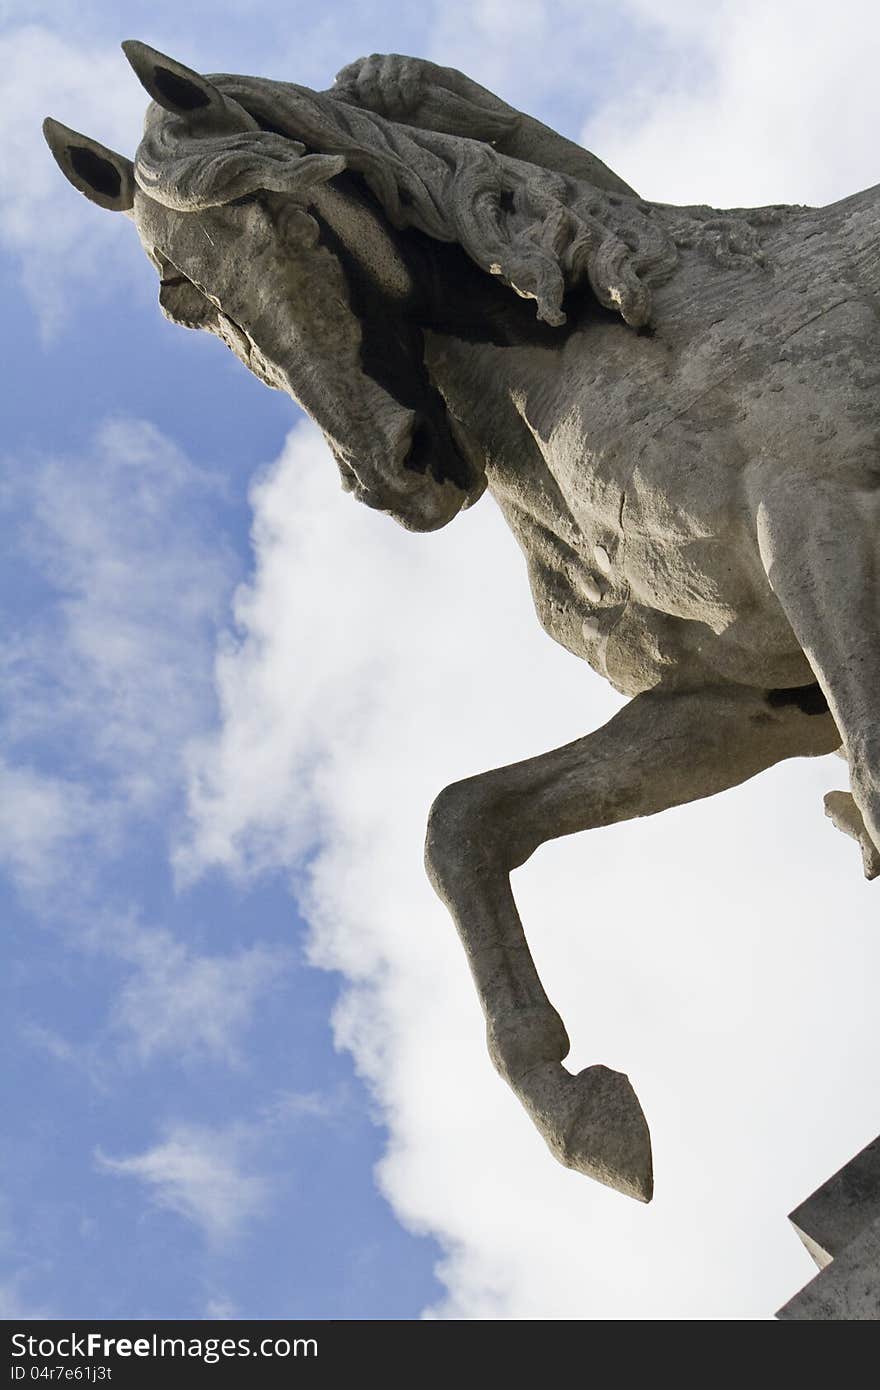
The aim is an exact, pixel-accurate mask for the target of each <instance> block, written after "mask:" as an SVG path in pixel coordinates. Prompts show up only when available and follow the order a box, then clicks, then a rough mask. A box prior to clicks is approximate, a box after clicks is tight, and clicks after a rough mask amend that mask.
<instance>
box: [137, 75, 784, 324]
mask: <svg viewBox="0 0 880 1390" xmlns="http://www.w3.org/2000/svg"><path fill="white" fill-rule="evenodd" d="M209 80H210V81H211V82H212V83H213V84H214V86H216V87H217V88H218V89H219V90H220V91H221V92H222V93H223V95H224V96H226V97H228V98H232V99H233V100H234V101H235V102H237V103H238V104H239V105H240V106H241V107H243V108H244V110H245V111H246V112H247V113H248V114H249V116H250V117H252V118H253V120H254V122H255V123H256V126H257V128H256V129H254V130H251V131H242V130H238V131H236V132H235V133H231V134H217V133H214V134H208V133H204V132H200V127H199V122H198V120H190V119H189V118H188V117H186V116H180V115H176V114H173V113H169V112H168V111H166V110H165V109H163V108H162V107H160V106H157V105H155V104H154V105H153V106H151V107H150V108H149V111H148V114H147V121H146V128H145V133H144V138H143V140H142V142H141V144H140V146H139V148H138V152H137V156H136V159H135V177H136V179H137V182H138V184H139V185H140V186H141V187H142V188H143V189H144V191H145V192H147V193H148V194H149V196H150V197H152V198H154V199H156V200H157V201H159V202H161V203H164V204H166V205H167V206H170V207H176V208H180V209H182V210H186V211H197V210H198V209H199V208H206V207H212V206H218V205H220V204H223V203H229V202H233V201H234V200H236V199H239V198H243V197H247V196H250V195H253V194H254V193H257V192H259V191H260V190H261V189H265V188H270V189H274V190H276V191H279V190H282V189H283V190H284V191H289V192H290V193H291V194H294V195H295V194H296V191H297V182H298V178H297V176H298V172H299V173H300V174H301V177H300V184H301V185H305V186H306V187H308V186H309V185H310V183H311V182H312V180H311V179H309V178H307V177H306V170H307V166H308V165H309V164H310V162H311V161H310V160H309V158H308V157H306V158H303V156H304V154H305V151H306V150H308V152H309V153H311V154H314V155H318V156H341V157H342V159H344V161H345V167H346V168H348V169H349V170H350V171H352V172H353V173H355V174H358V175H360V176H361V177H362V179H363V181H364V183H365V184H366V185H367V187H368V188H369V189H370V191H371V192H372V194H373V195H374V197H375V198H376V199H377V201H378V202H379V204H380V205H381V207H382V209H383V210H384V212H385V214H386V216H387V217H388V219H389V221H390V222H391V223H392V225H393V226H395V227H397V228H399V229H401V230H403V229H406V228H408V227H415V228H417V229H418V230H419V231H421V232H423V233H425V234H426V235H428V236H430V237H433V238H435V239H436V240H438V241H445V242H454V243H457V244H458V245H460V246H461V247H462V248H463V249H464V250H465V251H466V252H467V254H468V255H469V256H470V257H471V259H472V260H474V261H475V262H476V264H477V265H479V266H480V267H481V268H482V269H483V270H484V271H485V272H486V273H487V274H489V275H492V276H495V277H497V278H499V279H500V280H501V281H502V282H503V283H505V284H507V285H508V286H509V287H510V288H511V289H512V290H514V291H515V292H516V293H517V294H518V295H520V296H522V297H523V298H528V299H533V300H534V301H535V303H536V307H537V315H538V318H539V319H543V320H545V321H546V322H547V323H549V324H554V325H558V324H562V323H564V322H565V318H566V316H565V313H564V310H563V307H562V301H563V298H564V296H565V295H566V293H567V292H568V291H569V290H573V289H578V288H583V287H585V286H586V285H589V287H590V288H591V290H592V292H593V294H594V295H595V297H596V299H597V300H598V301H599V303H600V304H602V305H603V306H604V307H605V308H607V309H611V310H614V311H616V312H617V313H619V314H620V315H621V317H622V318H623V319H624V320H625V321H626V323H628V324H630V325H632V326H633V327H635V328H640V327H642V326H644V325H645V324H647V323H648V321H649V319H650V316H651V308H652V288H653V287H654V286H656V285H659V284H661V283H663V281H665V280H666V279H668V278H669V276H670V275H671V274H672V273H673V271H674V270H675V268H676V266H677V264H678V262H679V252H680V248H682V247H685V246H687V247H695V248H696V249H697V250H698V251H700V252H702V253H703V254H706V255H708V256H709V257H710V258H711V259H714V260H715V261H716V262H717V263H720V264H721V265H723V266H727V267H733V266H735V265H737V264H740V263H742V262H747V263H751V264H756V263H757V264H762V263H763V257H762V254H761V250H760V240H761V237H760V232H761V228H763V227H765V226H767V225H768V224H772V223H774V222H776V221H778V220H779V218H780V216H781V215H782V213H783V211H784V210H783V209H780V208H763V209H745V210H736V211H732V212H722V213H719V212H717V211H716V210H714V209H711V208H707V207H695V208H673V207H669V206H666V205H663V204H658V203H649V202H645V201H644V200H642V199H640V198H638V197H635V196H632V197H630V196H627V195H622V194H617V193H611V192H608V191H607V190H605V189H600V188H597V187H595V186H593V185H590V184H586V183H584V182H582V181H579V180H575V179H572V178H570V177H568V176H565V175H562V174H558V173H555V172H553V171H551V170H548V169H545V168H540V167H538V166H537V165H534V164H529V163H526V162H524V161H521V160H517V159H513V158H511V157H509V156H507V155H502V154H499V153H498V152H497V151H496V150H495V149H494V148H493V147H492V145H490V144H487V143H485V142H484V141H482V140H473V139H467V138H464V137H460V136H449V135H444V134H440V133H438V132H435V131H428V130H420V129H416V128H414V127H411V126H406V125H401V124H399V123H397V122H394V121H391V120H387V119H385V118H383V117H381V116H377V115H375V114H374V113H373V112H370V111H365V110H362V109H360V108H358V107H355V106H351V105H348V104H347V103H345V102H343V101H341V100H340V99H339V98H338V97H334V96H331V95H329V94H327V93H318V92H313V91H310V90H309V89H308V88H305V87H298V86H295V85H294V84H292V83H287V82H275V81H270V80H268V79H266V78H255V77H237V76H232V75H229V74H220V75H217V76H212V77H211V78H210V79H209ZM298 166H299V169H298Z"/></svg>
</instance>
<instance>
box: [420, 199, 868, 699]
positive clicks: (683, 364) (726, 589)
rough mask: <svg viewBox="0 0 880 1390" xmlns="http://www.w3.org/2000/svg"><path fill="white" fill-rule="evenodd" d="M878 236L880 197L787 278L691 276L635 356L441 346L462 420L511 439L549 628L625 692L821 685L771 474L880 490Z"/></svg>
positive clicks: (595, 328) (588, 331)
mask: <svg viewBox="0 0 880 1390" xmlns="http://www.w3.org/2000/svg"><path fill="white" fill-rule="evenodd" d="M876 220H877V209H876V193H875V192H874V191H873V190H872V191H871V192H869V193H868V194H865V195H861V196H860V198H858V199H850V200H847V204H846V205H845V206H843V207H840V208H830V209H818V210H813V209H803V210H799V209H792V210H791V211H790V212H788V213H787V215H786V216H785V217H784V219H783V220H782V222H781V223H780V226H779V227H778V228H777V229H775V233H774V234H773V235H771V236H770V237H769V238H768V239H767V242H766V243H765V247H764V252H765V256H766V260H767V262H768V265H767V266H764V267H760V266H756V267H754V268H753V269H752V270H750V271H748V272H743V271H742V270H741V269H737V270H736V271H729V272H727V273H726V274H725V273H719V271H718V270H717V268H715V267H713V266H711V265H706V264H705V263H704V262H702V261H700V260H699V258H697V257H696V256H694V255H692V256H691V257H690V263H689V264H688V263H685V264H684V265H683V266H682V267H681V270H680V272H679V273H678V274H677V275H676V276H675V278H674V279H673V280H672V281H671V282H670V283H669V284H668V285H666V286H663V287H662V288H661V289H660V290H659V291H658V293H657V295H656V301H657V302H656V313H655V318H654V332H653V333H652V335H651V336H643V337H641V338H640V339H639V342H638V354H637V355H634V353H633V342H632V333H631V330H629V329H627V327H626V326H625V325H624V324H622V323H621V322H619V321H616V322H615V321H604V320H603V321H600V322H595V321H593V322H588V323H587V324H586V325H585V326H583V327H578V328H576V329H575V330H574V331H573V332H572V333H571V334H570V335H569V336H568V338H567V339H566V341H565V343H564V344H562V345H560V346H559V347H557V348H555V349H550V348H542V349H537V350H536V349H535V348H534V347H533V346H531V345H527V346H523V347H519V348H517V347H513V348H510V347H506V346H505V347H495V348H492V347H491V346H490V347H488V349H487V347H486V345H485V344H479V345H473V344H470V343H465V342H462V341H461V340H450V339H448V338H447V339H440V340H439V341H438V342H436V343H434V342H432V343H431V344H430V345H429V351H428V354H427V360H428V362H429V364H430V366H431V368H432V371H433V372H434V374H435V376H436V377H437V379H438V380H439V382H440V386H441V390H442V392H443V394H444V396H445V398H446V399H447V401H448V403H449V406H450V409H451V410H453V411H454V413H455V414H456V415H458V416H460V417H461V419H462V420H463V421H464V422H465V424H466V425H467V426H468V428H469V430H471V432H472V433H473V434H474V435H475V436H477V437H479V436H480V431H481V422H483V421H485V420H486V419H488V420H489V421H490V422H491V436H490V437H488V438H487V437H485V433H486V432H485V427H483V431H482V432H483V436H484V437H483V438H482V439H481V440H480V443H481V448H482V451H483V452H484V454H485V456H486V457H487V459H488V460H489V463H488V467H487V473H488V480H489V491H490V492H491V493H492V494H493V496H494V497H495V499H496V501H497V502H498V504H499V506H500V507H501V509H502V511H503V512H504V515H505V517H506V519H507V521H508V524H509V526H510V528H511V530H512V531H513V532H514V534H515V535H516V536H517V538H518V540H519V542H520V545H521V546H522V549H523V551H524V553H525V555H526V559H527V563H528V568H529V577H530V581H531V585H532V591H533V595H534V599H535V606H536V609H537V612H538V616H539V618H540V621H541V623H542V625H543V626H544V628H545V630H546V631H547V632H548V633H549V635H550V636H551V637H553V638H554V639H555V640H556V641H558V642H560V643H561V644H562V645H563V646H565V647H566V648H568V649H569V650H570V651H572V652H573V653H574V654H575V655H576V656H578V657H581V658H583V659H584V660H586V661H588V662H589V663H590V665H591V666H592V667H593V668H594V669H595V670H596V671H598V672H599V673H600V674H601V675H603V676H605V677H606V678H608V679H609V680H610V681H611V682H612V684H614V685H615V686H616V687H617V688H618V689H619V690H621V691H622V692H623V693H625V694H628V695H635V694H638V693H640V692H641V691H645V690H648V689H651V688H652V687H655V686H657V685H658V684H660V683H661V682H662V683H665V684H667V685H672V686H674V685H676V684H682V685H686V684H691V685H693V684H699V683H705V682H707V681H718V680H725V681H731V682H735V683H739V684H742V685H747V686H763V687H765V688H768V689H772V688H787V687H796V686H799V685H808V684H810V683H811V682H813V681H814V680H815V676H814V673H813V671H812V668H811V667H810V665H809V662H808V660H807V658H806V657H805V655H804V653H803V650H802V648H801V645H800V643H799V641H798V639H797V637H796V636H795V634H794V633H793V631H792V628H791V624H790V622H789V620H788V618H787V617H786V615H785V612H784V611H783V609H782V607H781V605H780V603H779V601H778V599H777V598H776V596H775V595H774V593H773V590H772V587H771V585H770V582H769V580H768V577H767V573H766V570H765V567H764V564H763V562H762V560H761V556H760V553H759V544H758V529H759V528H758V518H757V511H758V507H759V504H760V499H761V489H760V482H761V475H762V472H763V471H764V470H765V469H766V468H770V469H771V470H774V471H775V472H777V473H778V474H780V475H783V474H786V473H788V474H790V475H791V476H792V478H793V479H796V478H797V476H798V474H799V473H803V472H804V471H805V470H808V471H812V473H813V475H815V473H816V472H817V470H821V474H822V476H824V477H826V478H827V480H828V482H829V483H833V479H834V478H835V476H836V475H837V474H838V473H839V472H840V470H841V469H842V468H848V469H850V470H853V469H855V470H856V471H858V469H859V468H860V467H861V468H863V469H864V474H865V484H866V485H869V482H870V478H871V476H872V474H873V472H874V470H875V467H876V465H875V460H876V458H877V457H878V444H880V440H878V437H877V426H878V424H880V418H878V412H877V409H876V401H877V399H878V395H877V390H878V386H880V380H878V377H880V324H878V320H877V295H876V291H875V290H874V288H873V283H878V282H877V281H874V282H873V283H872V278H871V277H870V272H871V271H872V270H874V271H876V270H877V269H880V266H877V265H876V264H871V262H876V260H877V255H876V250H875V248H874V246H873V244H872V243H871V242H870V240H868V238H867V237H865V238H864V239H863V241H860V239H859V238H860V235H861V234H863V233H865V232H867V233H870V232H871V230H872V229H875V228H876ZM847 232H848V235H844V233H847ZM815 238H824V239H825V240H827V241H828V242H829V244H830V245H831V246H832V248H833V250H832V253H831V254H830V255H829V256H828V262H827V270H826V273H825V274H823V275H820V276H816V274H815V264H814V258H813V257H812V256H811V257H810V258H809V259H807V257H806V256H805V255H804V249H805V247H807V246H808V245H809V244H810V242H812V241H813V240H814V239H815ZM866 260H868V265H867V267H866V266H865V261H866ZM866 269H867V271H868V274H865V271H866ZM829 306H830V307H829ZM829 335H831V336H832V338H833V341H834V344H835V352H836V355H837V364H836V368H837V369H836V370H835V371H834V372H829V370H828V366H829ZM841 434H843V435H844V436H845V437H846V438H847V441H848V443H847V449H846V456H845V457H841V454H840V451H839V450H838V448H837V447H836V446H835V442H834V441H835V440H836V439H838V438H839V436H840V435H841ZM854 434H857V435H858V444H857V447H854V442H853V440H854Z"/></svg>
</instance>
